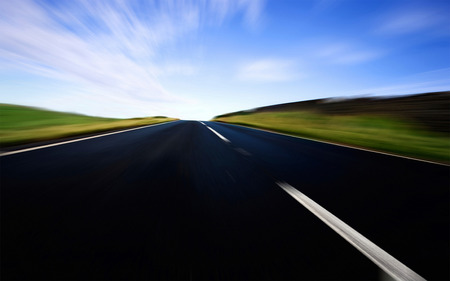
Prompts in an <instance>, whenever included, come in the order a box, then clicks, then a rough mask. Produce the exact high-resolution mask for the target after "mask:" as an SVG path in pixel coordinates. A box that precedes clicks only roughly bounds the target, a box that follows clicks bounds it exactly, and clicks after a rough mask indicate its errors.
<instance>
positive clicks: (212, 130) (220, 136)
mask: <svg viewBox="0 0 450 281" xmlns="http://www.w3.org/2000/svg"><path fill="white" fill-rule="evenodd" d="M198 122H200V123H202V124H203V125H205V126H206V128H208V129H209V130H211V132H213V133H214V134H216V135H217V136H218V137H219V138H220V139H222V140H223V141H224V142H228V143H230V141H229V140H228V139H227V138H226V137H224V136H222V135H221V134H219V133H218V132H216V131H215V130H214V129H213V128H211V127H209V126H208V125H206V124H205V123H203V122H202V121H198Z"/></svg>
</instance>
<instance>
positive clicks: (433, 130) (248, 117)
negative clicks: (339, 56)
mask: <svg viewBox="0 0 450 281" xmlns="http://www.w3.org/2000/svg"><path fill="white" fill-rule="evenodd" d="M213 120H214V121H218V122H226V123H231V124H240V125H244V126H252V127H256V128H262V129H269V130H273V131H277V132H282V133H287V134H292V135H297V136H303V137H310V138H313V139H319V140H327V141H332V142H337V143H341V144H349V145H355V146H359V147H363V148H371V149H375V150H379V151H384V152H391V153H396V154H399V155H404V156H411V157H417V158H421V159H428V160H434V161H440V162H444V163H449V161H450V92H439V93H426V94H418V95H411V96H401V97H365V98H353V99H352V98H340V99H339V98H329V99H318V100H311V101H303V102H294V103H286V104H279V105H273V106H266V107H260V108H256V109H250V110H244V111H238V112H233V113H228V114H223V115H219V116H216V117H215V118H214V119H213Z"/></svg>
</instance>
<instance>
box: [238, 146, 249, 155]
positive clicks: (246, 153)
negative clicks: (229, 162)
mask: <svg viewBox="0 0 450 281" xmlns="http://www.w3.org/2000/svg"><path fill="white" fill-rule="evenodd" d="M234 150H236V151H237V152H239V153H240V154H242V155H245V156H250V155H251V153H250V152H248V151H247V150H245V149H243V148H240V147H238V148H235V149H234Z"/></svg>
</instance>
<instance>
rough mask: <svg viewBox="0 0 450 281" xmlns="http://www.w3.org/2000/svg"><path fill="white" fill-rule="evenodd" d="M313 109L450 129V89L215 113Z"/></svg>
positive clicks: (443, 130) (225, 115) (442, 129)
mask: <svg viewBox="0 0 450 281" xmlns="http://www.w3.org/2000/svg"><path fill="white" fill-rule="evenodd" d="M304 110H308V111H315V112H318V113H323V114H328V115H361V114H370V115H390V116H396V117H400V118H402V119H405V120H406V121H408V122H410V123H413V124H416V125H419V126H422V127H425V128H427V129H429V130H432V131H437V132H444V133H450V91H445V92H436V93H426V94H418V95H410V96H401V97H367V98H356V99H338V98H329V99H317V100H309V101H301V102H292V103H284V104H278V105H272V106H265V107H259V108H256V109H253V110H245V111H238V112H234V113H228V114H224V115H220V116H217V117H227V116H233V115H245V114H249V113H253V112H286V111H304Z"/></svg>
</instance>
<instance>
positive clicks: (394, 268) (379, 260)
mask: <svg viewBox="0 0 450 281" xmlns="http://www.w3.org/2000/svg"><path fill="white" fill-rule="evenodd" d="M277 184H278V186H280V187H281V188H282V189H283V190H284V191H286V192H287V193H288V194H289V195H291V196H292V197H293V198H294V199H295V200H297V201H298V202H300V204H302V205H303V206H304V207H305V208H307V209H308V210H309V211H311V212H312V213H313V214H314V215H316V216H317V217H318V218H319V219H320V220H322V221H323V222H324V223H325V224H327V225H328V226H329V227H331V228H332V229H333V230H334V231H336V232H337V233H338V234H339V235H340V236H342V237H343V238H344V239H345V240H347V242H349V243H350V244H352V245H353V246H354V247H355V248H356V249H358V250H359V251H360V252H361V253H363V254H364V255H365V256H366V257H368V258H369V259H370V260H372V261H373V262H374V263H375V264H376V265H378V266H379V267H380V268H381V269H382V270H384V271H385V272H386V273H387V274H389V275H390V276H392V277H393V278H395V279H396V280H411V281H412V280H414V281H418V280H425V279H424V278H422V277H421V276H420V275H418V274H417V273H415V272H414V271H412V270H411V269H410V268H408V267H407V266H406V265H404V264H403V263H401V262H400V261H399V260H397V259H396V258H394V257H393V256H391V255H389V254H388V253H387V252H386V251H384V250H383V249H381V248H380V247H378V246H377V245H375V244H374V243H373V242H371V241H370V240H369V239H367V238H366V237H364V236H362V235H361V234H360V233H358V232H357V231H356V230H354V229H353V228H351V227H350V226H349V225H347V224H346V223H345V222H343V221H341V220H340V219H338V218H337V217H336V216H334V215H333V214H332V213H330V212H328V211H327V210H326V209H324V208H323V207H322V206H320V205H319V204H317V203H316V202H314V201H313V200H311V199H310V198H309V197H307V196H306V195H304V194H303V193H301V192H300V191H298V190H297V189H295V188H294V187H292V186H291V185H289V184H288V183H285V182H277Z"/></svg>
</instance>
